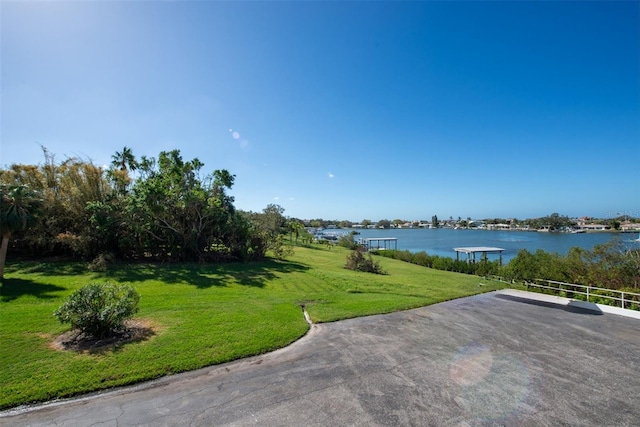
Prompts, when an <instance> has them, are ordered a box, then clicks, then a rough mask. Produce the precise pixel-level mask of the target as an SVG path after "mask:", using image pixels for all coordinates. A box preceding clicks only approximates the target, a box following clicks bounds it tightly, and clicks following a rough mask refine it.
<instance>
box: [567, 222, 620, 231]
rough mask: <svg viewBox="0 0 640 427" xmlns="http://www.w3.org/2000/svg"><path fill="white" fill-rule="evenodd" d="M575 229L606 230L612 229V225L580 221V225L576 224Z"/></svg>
mask: <svg viewBox="0 0 640 427" xmlns="http://www.w3.org/2000/svg"><path fill="white" fill-rule="evenodd" d="M575 229H577V230H584V231H606V230H609V229H611V226H610V225H605V224H585V223H579V224H578V225H576V226H575Z"/></svg>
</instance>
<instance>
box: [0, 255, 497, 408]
mask: <svg viewBox="0 0 640 427" xmlns="http://www.w3.org/2000/svg"><path fill="white" fill-rule="evenodd" d="M347 254H348V251H347V250H345V249H343V248H333V249H331V250H329V249H326V248H320V247H315V248H313V247H312V248H296V249H295V255H293V256H291V257H290V258H289V259H287V260H285V261H276V260H268V261H265V262H261V263H252V264H228V265H197V264H179V265H126V266H125V265H120V266H117V267H113V268H112V269H111V270H110V271H108V272H106V273H90V272H88V271H87V270H86V267H85V265H84V264H80V263H75V264H64V263H11V262H10V263H9V265H8V267H7V271H6V274H5V280H4V281H3V283H2V285H1V286H0V361H1V363H0V408H5V409H6V408H8V407H13V406H17V405H20V404H25V403H31V402H38V401H47V400H51V399H56V398H63V397H69V396H73V395H77V394H81V393H86V392H90V391H95V390H100V389H106V388H111V387H115V386H121V385H125V384H132V383H135V382H140V381H143V380H149V379H153V378H157V377H160V376H163V375H169V374H173V373H177V372H182V371H187V370H192V369H196V368H200V367H204V366H208V365H212V364H217V363H222V362H227V361H230V360H234V359H238V358H242V357H247V356H251V355H256V354H260V353H264V352H268V351H271V350H274V349H277V348H280V347H283V346H286V345H288V344H290V343H292V342H293V341H295V340H297V339H299V338H300V337H301V336H303V335H304V334H305V333H306V331H307V330H308V325H307V323H306V322H305V320H304V317H303V313H302V309H301V306H302V305H304V306H305V307H306V309H307V311H308V312H309V315H310V317H311V319H312V320H313V321H314V322H330V321H335V320H339V319H345V318H350V317H357V316H364V315H370V314H378V313H388V312H392V311H397V310H404V309H409V308H414V307H419V306H424V305H428V304H433V303H436V302H441V301H445V300H449V299H453V298H458V297H462V296H467V295H472V294H476V293H479V292H486V291H490V290H494V289H498V288H501V287H503V285H502V284H500V283H497V282H489V281H486V280H484V279H481V278H479V277H477V276H469V275H463V274H457V273H448V272H443V271H437V270H431V269H427V268H424V267H420V266H416V265H412V264H408V263H404V262H401V261H396V260H391V259H386V258H379V257H377V258H376V260H378V261H379V262H380V264H381V265H382V266H383V268H384V269H385V270H386V271H387V272H388V274H387V275H374V274H369V273H362V272H355V271H350V270H345V269H344V268H343V267H344V263H345V259H346V255H347ZM104 281H111V282H115V283H121V284H125V283H126V284H129V285H132V286H133V287H134V288H136V290H137V291H138V292H139V293H140V295H141V299H140V311H139V313H138V314H137V315H136V317H135V318H136V319H140V320H143V321H145V322H147V323H148V324H150V325H153V328H154V333H153V334H152V335H151V336H149V337H148V338H147V339H145V340H142V341H138V342H132V343H127V344H122V345H120V346H117V347H111V348H108V349H105V350H101V351H98V352H84V353H80V352H74V351H60V350H56V349H54V348H52V347H51V342H52V341H53V340H54V339H55V338H56V337H57V336H59V335H60V334H62V333H64V332H66V331H68V330H69V327H68V325H62V324H60V323H59V322H58V320H57V319H56V318H55V317H54V315H53V312H54V310H55V309H57V308H58V307H59V306H60V305H61V304H62V303H63V301H64V299H65V298H66V297H67V296H68V295H69V294H71V293H72V292H73V291H75V290H76V289H78V288H80V287H82V286H84V285H87V284H89V283H91V282H104ZM480 283H483V285H480Z"/></svg>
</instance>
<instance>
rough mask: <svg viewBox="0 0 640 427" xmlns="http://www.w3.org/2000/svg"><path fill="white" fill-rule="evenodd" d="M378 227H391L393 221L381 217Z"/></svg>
mask: <svg viewBox="0 0 640 427" xmlns="http://www.w3.org/2000/svg"><path fill="white" fill-rule="evenodd" d="M376 227H378V228H391V221H389V220H388V219H381V220H380V221H378V222H377V223H376Z"/></svg>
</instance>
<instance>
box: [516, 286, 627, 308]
mask: <svg viewBox="0 0 640 427" xmlns="http://www.w3.org/2000/svg"><path fill="white" fill-rule="evenodd" d="M524 285H525V286H526V287H527V289H528V288H529V287H535V288H539V289H546V290H551V291H554V292H561V293H565V294H566V296H567V297H568V298H575V295H583V296H584V297H585V298H586V301H587V302H597V301H598V299H600V298H603V299H605V300H609V301H616V303H615V304H607V305H614V306H618V307H621V308H627V309H635V310H637V309H638V307H640V293H636V292H627V291H618V290H615V289H606V288H599V287H596V286H588V285H578V284H575V283H565V282H557V281H555V280H545V279H535V280H534V281H533V282H530V281H525V282H524ZM575 299H580V300H582V298H575ZM593 300H595V301H593ZM632 305H633V306H632Z"/></svg>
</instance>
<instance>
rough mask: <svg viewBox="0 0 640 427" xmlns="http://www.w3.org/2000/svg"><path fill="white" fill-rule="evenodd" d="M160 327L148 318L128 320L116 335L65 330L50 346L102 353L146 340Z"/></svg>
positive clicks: (55, 348)
mask: <svg viewBox="0 0 640 427" xmlns="http://www.w3.org/2000/svg"><path fill="white" fill-rule="evenodd" d="M158 330H159V327H158V326H157V325H155V324H154V323H153V322H152V321H150V320H146V319H133V320H127V321H126V322H125V323H124V329H123V330H122V331H120V332H118V333H117V334H116V335H114V336H112V337H109V338H103V339H98V338H94V337H91V336H87V335H85V334H83V333H82V332H80V331H78V330H72V331H68V332H65V333H64V334H62V335H60V336H58V337H57V338H55V339H54V340H53V341H52V342H51V343H50V344H49V347H51V348H53V349H54V350H58V351H76V352H79V353H102V352H106V351H110V350H116V349H118V348H119V347H120V346H121V345H122V344H126V343H130V342H139V341H146V340H148V339H150V338H151V337H153V336H154V335H156V333H157V332H158Z"/></svg>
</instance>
